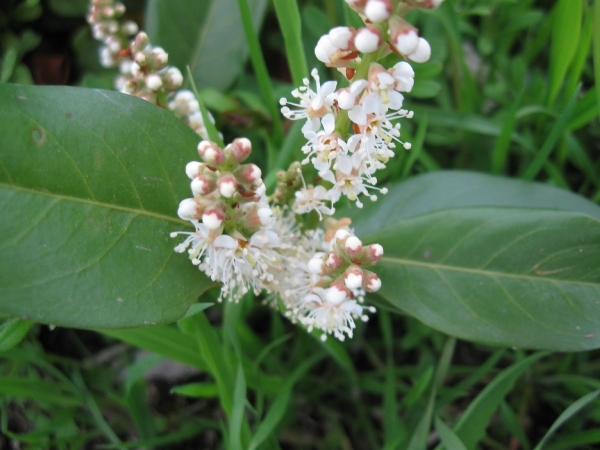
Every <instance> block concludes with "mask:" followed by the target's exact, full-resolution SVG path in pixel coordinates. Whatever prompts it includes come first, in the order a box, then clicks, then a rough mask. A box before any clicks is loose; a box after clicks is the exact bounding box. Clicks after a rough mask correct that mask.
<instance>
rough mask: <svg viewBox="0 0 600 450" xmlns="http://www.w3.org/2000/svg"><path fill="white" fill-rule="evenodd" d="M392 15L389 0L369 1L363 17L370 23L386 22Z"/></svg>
mask: <svg viewBox="0 0 600 450" xmlns="http://www.w3.org/2000/svg"><path fill="white" fill-rule="evenodd" d="M391 14H392V3H391V2H390V1H389V0H369V1H368V2H367V4H366V6H365V16H367V19H369V20H370V21H371V22H374V23H378V22H383V21H385V20H388V19H389V18H390V15H391Z"/></svg>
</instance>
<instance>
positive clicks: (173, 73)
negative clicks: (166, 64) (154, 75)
mask: <svg viewBox="0 0 600 450" xmlns="http://www.w3.org/2000/svg"><path fill="white" fill-rule="evenodd" d="M163 81H164V83H165V87H167V88H168V89H169V90H171V91H174V90H177V89H179V88H180V87H181V84H182V83H183V75H181V72H180V71H179V69H178V68H177V67H170V68H169V69H168V70H167V73H166V74H165V76H164V79H163Z"/></svg>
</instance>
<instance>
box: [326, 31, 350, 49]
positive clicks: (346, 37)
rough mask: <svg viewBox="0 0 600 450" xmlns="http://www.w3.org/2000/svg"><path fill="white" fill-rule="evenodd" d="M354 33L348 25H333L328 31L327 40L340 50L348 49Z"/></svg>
mask: <svg viewBox="0 0 600 450" xmlns="http://www.w3.org/2000/svg"><path fill="white" fill-rule="evenodd" d="M355 35H356V30H355V29H354V28H350V27H335V28H332V29H331V30H330V31H329V41H330V42H331V44H332V45H333V46H334V47H336V48H338V49H341V50H349V49H350V48H351V47H352V41H353V39H354V36H355Z"/></svg>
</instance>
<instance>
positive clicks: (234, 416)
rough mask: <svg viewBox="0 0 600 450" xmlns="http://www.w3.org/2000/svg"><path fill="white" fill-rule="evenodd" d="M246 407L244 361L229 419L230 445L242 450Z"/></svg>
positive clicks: (239, 373) (236, 378) (238, 374)
mask: <svg viewBox="0 0 600 450" xmlns="http://www.w3.org/2000/svg"><path fill="white" fill-rule="evenodd" d="M245 409H246V377H245V376H244V369H243V367H242V363H241V362H240V363H239V364H238V369H237V375H236V377H235V389H234V392H233V407H232V410H231V420H230V421H229V445H230V447H229V448H231V449H233V450H242V448H243V447H242V423H243V419H244V410H245Z"/></svg>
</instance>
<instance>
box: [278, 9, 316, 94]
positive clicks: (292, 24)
mask: <svg viewBox="0 0 600 450" xmlns="http://www.w3.org/2000/svg"><path fill="white" fill-rule="evenodd" d="M273 3H274V5H275V13H276V14H277V20H278V22H279V28H280V29H281V33H282V34H283V40H284V41H285V50H286V54H287V59H288V65H289V66H290V72H292V80H293V81H294V85H295V86H302V79H303V78H305V77H307V76H308V68H307V66H306V57H305V56H304V46H303V45H302V23H301V20H300V11H299V10H298V4H297V3H296V0H274V1H273Z"/></svg>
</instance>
